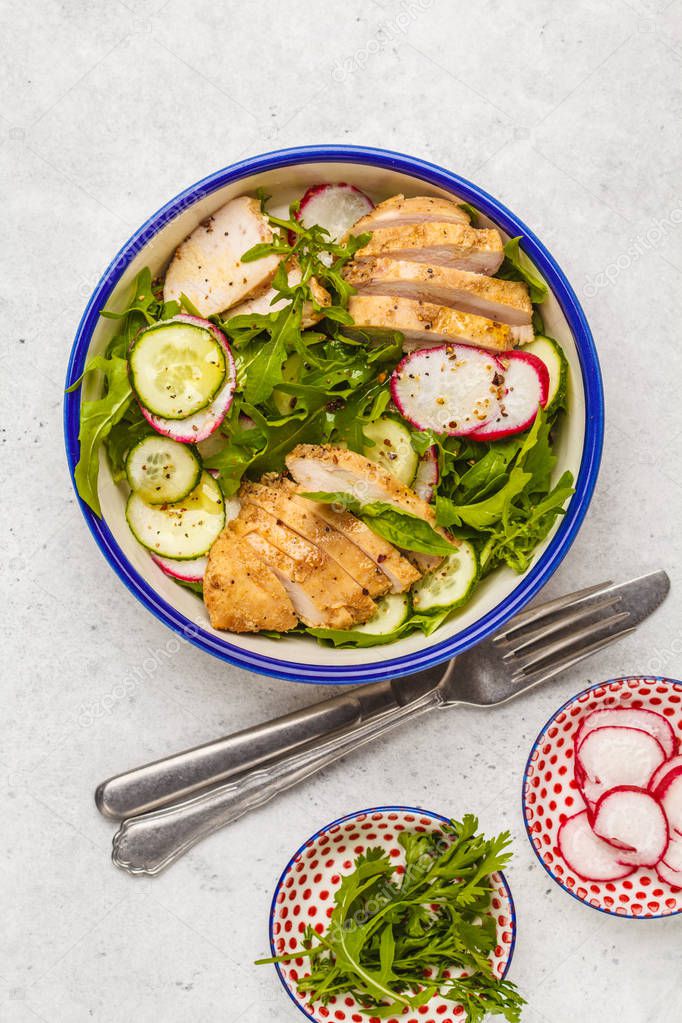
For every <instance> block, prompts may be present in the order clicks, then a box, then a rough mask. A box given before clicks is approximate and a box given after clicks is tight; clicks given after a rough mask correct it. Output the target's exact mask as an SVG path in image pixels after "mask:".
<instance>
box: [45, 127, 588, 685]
mask: <svg viewBox="0 0 682 1023" xmlns="http://www.w3.org/2000/svg"><path fill="white" fill-rule="evenodd" d="M315 162H318V163H329V162H338V163H361V164H365V165H367V166H372V167H376V168H379V169H390V170H395V171H398V172H402V173H405V174H410V175H412V176H413V177H416V178H419V179H421V180H423V181H425V182H427V183H429V184H431V185H434V186H436V187H439V188H444V189H447V190H450V191H454V192H456V194H457V195H459V196H460V197H461V198H462V199H464V200H466V201H467V202H469V203H471V204H472V205H474V206H477V207H478V208H479V209H481V210H482V212H484V213H485V214H486V215H487V216H489V217H490V218H491V219H492V220H493V221H494V222H495V223H497V224H498V225H499V226H500V227H501V228H502V229H503V230H504V231H505V232H506V233H507V234H509V235H510V236H515V235H519V234H520V235H522V236H523V238H524V249H525V251H526V252H527V253H528V255H529V256H530V258H531V259H532V260H533V262H534V263H535V264H536V266H537V267H538V269H539V270H540V272H541V273H542V275H543V276H544V278H545V280H546V281H547V283H548V285H549V287H550V289H551V290H552V292H553V294H554V296H555V298H556V299H557V301H558V303H559V305H560V307H561V309H562V311H563V314H564V316H565V318H566V320H567V322H568V325H569V328H570V330H571V332H572V334H573V337H574V338H575V342H576V348H577V351H578V357H579V361H580V367H581V373H582V378H583V386H584V390H585V406H586V416H585V434H584V447H583V455H582V459H581V464H580V469H579V472H578V477H577V480H576V483H575V493H574V494H573V496H572V498H571V501H570V503H569V506H568V509H567V511H566V514H565V515H564V517H563V519H562V521H561V523H560V524H559V527H558V529H557V532H556V533H555V535H554V536H553V538H552V540H551V541H550V544H549V546H548V547H547V549H546V550H545V551H544V552H543V554H542V555H541V557H540V558H539V559H538V561H537V563H536V564H535V565H533V566H532V568H530V569H529V570H528V571H527V572H526V573H525V574H524V575H523V576H522V577H521V578H520V581H519V583H518V585H517V586H515V588H514V589H513V590H512V592H511V593H510V594H509V595H508V596H507V597H505V599H504V600H503V601H501V602H500V603H499V604H498V605H496V606H495V607H494V608H493V609H492V610H491V611H489V612H488V613H487V614H486V615H484V616H483V617H482V618H480V619H479V620H478V621H477V622H475V623H474V624H472V625H470V626H469V627H468V628H466V629H463V630H462V631H461V632H459V633H457V634H456V635H455V636H452V637H450V638H447V639H443V640H441V641H440V642H437V643H433V644H431V643H429V645H428V646H427V647H425V648H424V649H422V650H417V651H414V652H413V653H410V654H405V655H403V656H401V657H394V658H390V659H386V660H382V661H378V662H374V663H368V664H364V665H363V664H353V665H338V664H320V665H315V664H301V663H300V662H296V661H287V660H284V659H280V658H275V657H270V656H268V655H266V654H260V653H255V652H252V651H248V650H244V649H242V648H241V647H238V646H236V645H235V644H233V643H231V642H229V641H228V640H226V639H223V638H222V637H216V636H214V635H213V634H212V633H210V632H209V631H208V630H206V629H203V628H201V627H200V626H197V625H196V624H195V623H194V622H192V621H190V619H188V618H186V617H185V616H184V615H183V614H181V613H180V612H179V611H178V610H177V609H176V608H174V607H173V606H172V605H170V604H168V603H167V601H165V600H164V599H163V598H162V597H160V596H159V595H158V594H157V593H156V592H155V591H154V590H153V589H152V587H151V586H149V584H148V583H147V582H146V581H145V580H144V579H143V578H142V576H141V575H140V574H139V573H138V572H137V571H136V570H135V569H134V567H133V566H132V564H131V563H130V562H129V561H128V559H127V558H126V556H125V554H124V552H123V551H122V550H121V549H120V547H119V546H118V544H117V543H116V540H115V539H114V536H113V534H112V533H111V530H110V529H109V527H108V525H107V523H106V522H105V521H104V520H103V519H99V518H98V517H97V516H96V515H95V514H94V512H93V511H92V510H91V509H90V508H89V507H88V506H87V505H86V504H85V503H84V502H83V501H82V500H81V499H80V497H79V496H78V492H77V490H76V485H75V480H74V470H75V466H76V462H77V461H78V454H79V444H78V419H79V410H80V389H77V390H76V391H74V392H72V393H67V394H66V395H65V397H64V435H65V444H66V455H67V461H68V464H69V472H70V475H71V480H72V483H73V486H74V490H75V491H76V497H77V499H78V501H79V504H80V507H81V511H82V513H83V515H84V517H85V521H86V523H87V525H88V528H89V529H90V532H91V533H92V535H93V537H94V539H95V542H96V544H97V546H98V547H99V549H100V551H101V552H102V554H103V555H104V557H105V558H106V560H107V561H108V562H109V564H110V565H111V567H112V568H113V570H114V572H115V573H116V574H117V576H118V577H119V579H120V580H121V582H122V583H123V584H124V585H125V586H126V587H127V588H128V589H129V590H130V592H131V593H133V594H134V596H135V597H137V599H138V600H139V601H140V602H141V603H142V604H143V605H144V606H145V607H146V608H147V609H148V610H149V611H151V612H152V614H153V615H155V617H156V618H158V619H159V620H160V621H162V622H163V623H164V624H165V625H167V626H169V627H170V628H171V629H172V630H173V631H175V632H176V633H178V634H179V635H181V636H182V637H184V638H185V639H187V640H188V641H189V642H191V643H193V644H194V645H195V646H197V647H199V648H200V649H201V650H204V651H206V652H207V653H210V654H213V655H214V656H216V657H218V658H220V659H222V660H224V661H227V662H229V663H231V664H234V665H236V666H237V667H240V668H245V669H247V670H252V671H256V672H258V673H260V674H264V675H269V676H272V677H274V678H281V679H286V680H289V681H298V682H307V683H314V684H326V685H338V684H350V683H354V684H359V683H362V682H375V681H380V680H382V679H390V678H396V677H398V676H400V675H405V674H410V673H412V672H417V671H422V670H424V669H426V668H428V667H431V666H433V665H436V664H439V663H441V662H443V661H447V660H449V659H450V658H452V657H454V656H455V655H457V654H460V653H463V652H464V651H465V650H467V649H469V648H470V647H472V646H474V645H475V644H476V643H479V642H481V641H482V640H483V639H485V638H486V637H487V636H489V635H490V634H491V633H493V632H494V631H496V630H498V629H499V628H501V627H502V625H504V623H505V622H506V621H508V619H509V618H511V617H512V615H514V614H517V613H518V612H519V611H520V610H521V609H522V608H523V607H524V606H525V605H526V604H527V603H528V601H530V600H531V599H532V598H533V597H534V596H535V594H536V593H538V592H539V590H541V589H542V587H543V586H544V585H545V583H546V582H547V581H548V580H549V578H550V577H551V576H552V574H553V573H554V572H555V571H556V569H557V568H558V566H559V565H560V564H561V562H562V561H563V559H564V557H565V556H566V554H567V552H568V550H569V548H570V546H571V544H572V543H573V541H574V539H575V537H576V535H577V533H578V530H579V528H580V526H581V524H582V521H583V519H584V517H585V514H586V512H587V509H588V506H589V504H590V500H591V498H592V494H593V492H594V487H595V484H596V480H597V475H598V472H599V464H600V461H601V453H602V446H603V435H604V394H603V386H602V379H601V371H600V367H599V359H598V356H597V352H596V348H595V345H594V341H593V338H592V334H591V331H590V328H589V326H588V324H587V320H586V318H585V314H584V312H583V310H582V308H581V306H580V303H579V301H578V299H577V296H576V294H575V292H574V291H573V288H572V287H571V285H570V284H569V282H568V280H567V278H566V276H565V274H564V273H563V271H562V270H561V269H560V267H559V266H558V264H557V263H556V261H555V260H554V258H553V257H552V256H551V255H550V253H549V252H548V250H547V249H546V248H545V246H544V245H543V244H542V242H541V241H540V240H539V239H538V238H537V237H536V235H535V234H534V233H533V232H532V231H531V230H530V229H529V228H528V227H527V226H526V225H525V224H524V223H523V221H521V220H519V219H518V218H517V217H516V216H514V215H513V214H512V213H511V211H509V210H508V209H507V208H506V207H505V206H504V205H503V204H502V203H500V202H498V200H496V199H495V198H493V196H491V195H489V194H488V193H487V192H485V191H483V190H482V189H480V188H478V187H477V186H476V185H474V184H472V183H471V182H469V181H467V180H466V179H465V178H462V177H460V176H459V175H458V174H455V173H454V172H452V171H447V170H445V169H444V168H442V167H438V166H437V165H435V164H432V163H429V162H428V161H425V160H421V159H418V158H417V157H412V156H407V155H405V154H403V153H397V152H393V151H391V150H385V149H375V148H369V147H364V146H344V145H315V146H300V147H295V148H291V149H281V150H276V151H274V152H269V153H264V154H262V155H260V156H255V157H251V158H248V159H246V160H241V161H239V162H238V163H235V164H232V165H231V166H229V167H226V168H223V169H221V170H219V171H216V172H215V173H213V174H211V175H209V176H207V177H206V178H203V179H202V180H201V181H198V182H196V183H195V184H193V185H190V186H189V187H188V188H186V189H184V190H183V191H182V192H180V193H179V194H178V195H177V196H175V198H174V199H171V200H170V201H169V202H167V203H166V204H165V205H164V206H162V207H161V209H159V210H158V211H157V212H156V213H154V214H153V216H151V217H150V218H149V219H148V220H147V221H146V222H145V223H144V224H143V225H142V226H141V227H140V228H139V229H138V230H137V231H136V232H135V233H134V234H133V235H132V236H131V238H129V240H128V241H127V242H126V243H125V245H124V246H123V247H122V248H121V250H120V251H119V252H118V254H117V255H116V256H115V257H114V259H113V260H112V262H111V263H110V265H109V266H108V267H107V269H106V270H105V272H104V274H103V275H102V277H101V279H100V281H99V283H98V284H97V286H96V288H95V290H94V291H93V293H92V296H91V297H90V300H89V302H88V304H87V306H86V308H85V311H84V313H83V316H82V318H81V321H80V323H79V325H78V329H77V331H76V336H75V340H74V343H73V347H72V350H71V355H70V358H69V363H68V368H67V374H66V386H67V387H70V386H71V385H72V384H73V383H74V381H76V380H77V379H78V378H79V376H80V375H81V373H82V371H83V367H84V364H85V361H86V356H87V352H88V348H89V346H90V341H91V338H92V333H93V331H94V329H95V326H96V324H97V321H98V318H99V311H100V309H103V308H104V307H105V305H106V302H107V300H108V299H109V297H110V295H111V293H112V292H113V290H114V288H115V286H116V284H117V283H118V280H119V278H120V276H121V275H122V273H123V271H124V269H125V268H126V266H127V265H128V263H129V262H130V261H131V260H132V258H133V257H134V256H135V255H136V254H137V252H138V251H139V249H140V248H141V247H143V246H144V245H145V244H146V243H147V242H149V241H150V240H151V239H152V238H153V237H154V236H155V235H156V234H157V233H158V231H159V230H161V228H163V227H164V226H165V225H166V224H167V223H169V222H170V221H171V220H172V219H173V218H174V217H175V216H176V215H178V214H179V213H180V212H181V211H182V210H184V209H186V208H187V207H188V206H191V205H192V204H193V203H194V202H195V201H197V199H198V198H205V197H206V196H207V195H210V194H211V193H212V192H214V191H216V190H217V189H219V188H222V187H223V186H224V185H227V184H230V183H232V182H235V181H238V180H240V179H241V178H244V177H246V176H249V175H252V174H258V173H261V172H264V171H271V170H279V169H283V168H286V167H290V166H292V165H295V164H298V163H315Z"/></svg>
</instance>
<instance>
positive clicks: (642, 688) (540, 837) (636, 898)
mask: <svg viewBox="0 0 682 1023" xmlns="http://www.w3.org/2000/svg"><path fill="white" fill-rule="evenodd" d="M616 708H630V709H632V710H646V711H654V712H655V713H657V714H660V715H662V716H664V717H665V718H666V719H667V721H668V722H669V724H670V726H671V727H672V729H673V732H674V736H675V742H676V745H677V748H678V749H679V747H680V744H681V743H682V682H678V681H676V680H674V679H668V678H661V677H654V678H651V677H628V678H618V679H611V680H609V681H607V682H602V683H599V684H598V685H594V686H591V687H590V688H589V689H585V690H584V691H583V692H581V693H578V695H577V696H574V697H573V698H572V699H570V700H569V701H568V702H567V703H565V704H564V705H563V707H560V708H559V710H558V711H557V712H556V713H555V714H554V715H553V716H552V717H551V718H550V720H549V721H548V722H547V724H546V725H545V727H544V728H543V729H542V731H541V732H540V734H539V735H538V737H537V739H536V740H535V743H534V745H533V748H532V749H531V752H530V756H529V757H528V762H527V764H526V770H525V774H524V778H523V814H524V820H525V824H526V831H527V834H528V838H529V840H530V843H531V845H532V847H533V849H534V850H535V854H536V855H537V857H538V859H539V860H540V863H541V864H542V866H543V867H544V868H545V870H546V871H547V873H548V874H549V875H550V877H551V878H552V879H553V880H554V881H556V883H557V884H558V885H559V886H560V887H561V888H563V890H564V891H565V892H568V894H569V895H572V896H573V898H575V899H578V900H579V901H580V902H583V903H584V904H585V905H586V906H591V907H592V908H593V909H596V910H599V911H600V912H602V913H609V914H612V915H613V916H620V917H625V918H626V919H631V920H642V919H649V920H651V919H657V918H659V917H666V916H674V915H675V914H677V913H682V888H678V887H676V886H675V885H672V884H670V883H668V882H666V881H664V880H663V879H662V878H661V877H660V876H659V875H658V872H657V870H656V868H655V867H639V868H637V869H636V870H634V872H633V873H631V874H628V875H627V876H626V877H623V878H621V879H620V880H613V881H611V880H609V881H590V880H586V879H584V878H581V877H580V876H579V875H578V874H577V873H576V872H575V870H574V869H572V868H571V866H570V865H569V864H568V863H567V861H566V859H565V858H564V856H563V855H562V852H561V849H560V848H559V842H558V835H559V830H560V828H561V827H562V825H563V824H564V823H565V821H566V820H567V819H568V818H570V817H573V816H574V815H576V814H578V813H580V812H581V811H582V810H585V809H586V808H587V807H586V803H585V801H584V799H583V797H582V794H581V792H580V788H579V786H578V783H577V782H576V780H575V777H574V756H575V751H574V738H575V736H576V734H577V730H578V728H579V727H580V725H581V722H582V721H584V719H585V718H586V717H587V715H588V714H591V713H592V712H593V711H601V710H606V709H616Z"/></svg>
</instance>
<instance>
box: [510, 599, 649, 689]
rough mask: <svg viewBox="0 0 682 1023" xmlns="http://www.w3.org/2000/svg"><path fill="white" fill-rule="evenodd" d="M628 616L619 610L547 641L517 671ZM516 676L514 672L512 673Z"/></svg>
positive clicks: (543, 659) (557, 653)
mask: <svg viewBox="0 0 682 1023" xmlns="http://www.w3.org/2000/svg"><path fill="white" fill-rule="evenodd" d="M628 618H630V612H629V611H621V612H619V613H618V614H615V615H611V617H610V618H604V619H603V620H602V621H599V622H590V624H589V625H585V626H583V628H582V629H577V630H576V632H572V633H571V635H570V636H562V637H561V638H560V639H557V640H555V641H554V642H553V643H547V644H545V645H544V646H542V647H539V648H538V649H537V650H534V651H533V653H532V654H530V655H529V656H527V657H526V658H525V659H523V660H522V661H521V664H520V665H519V667H518V669H517V671H523V672H524V673H525V672H527V671H528V670H529V669H530V668H533V667H535V665H536V664H540V663H541V662H542V661H547V660H549V659H550V658H552V657H554V656H555V655H560V654H563V653H564V652H565V651H568V650H570V649H571V648H572V647H575V646H576V644H580V643H582V642H583V641H584V640H588V639H589V638H590V636H594V635H596V634H597V633H599V632H604V631H605V630H606V629H611V628H613V627H614V626H616V625H620V624H621V622H624V621H626V620H627V619H628ZM514 677H516V672H515V673H514Z"/></svg>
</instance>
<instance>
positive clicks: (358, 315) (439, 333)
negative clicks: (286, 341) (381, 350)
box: [345, 295, 514, 352]
mask: <svg viewBox="0 0 682 1023" xmlns="http://www.w3.org/2000/svg"><path fill="white" fill-rule="evenodd" d="M348 312H349V313H350V315H351V316H352V317H353V320H354V324H355V326H354V328H353V327H346V328H345V331H346V333H351V334H353V333H358V332H363V331H382V330H399V331H401V333H402V334H404V337H405V343H404V345H403V347H404V348H405V350H410V349H414V348H423V347H428V346H430V345H437V344H443V343H447V342H453V341H455V342H457V343H458V344H464V345H474V346H476V347H478V348H486V349H488V350H489V351H491V352H506V351H507V350H508V349H509V348H512V347H513V344H514V338H513V336H512V329H513V328H511V327H510V326H508V324H506V323H498V322H497V321H496V320H488V319H485V318H484V317H483V316H472V315H471V314H470V313H461V312H460V311H459V310H458V309H449V308H448V307H447V306H442V305H433V304H432V303H430V302H420V301H416V300H414V299H410V298H396V297H393V298H392V297H390V296H388V295H353V297H352V298H351V299H350V301H349V302H348Z"/></svg>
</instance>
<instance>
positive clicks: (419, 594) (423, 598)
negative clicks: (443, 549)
mask: <svg viewBox="0 0 682 1023" xmlns="http://www.w3.org/2000/svg"><path fill="white" fill-rule="evenodd" d="M457 543H458V546H457V550H456V551H455V553H454V554H449V555H448V556H447V558H445V559H444V561H442V562H441V564H440V565H439V566H438V568H436V569H434V570H433V572H429V573H428V574H427V575H425V576H424V578H423V579H420V580H419V582H418V583H415V585H414V586H413V587H412V606H413V607H414V609H415V611H445V610H446V609H448V608H455V607H459V606H460V605H461V604H464V603H465V602H466V601H467V600H468V599H469V596H470V594H471V591H472V590H473V588H474V586H475V585H476V583H477V581H478V573H479V568H478V557H477V555H476V551H475V550H474V548H473V547H472V546H471V544H470V543H467V541H466V540H458V541H457Z"/></svg>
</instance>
